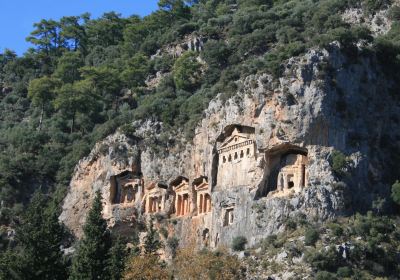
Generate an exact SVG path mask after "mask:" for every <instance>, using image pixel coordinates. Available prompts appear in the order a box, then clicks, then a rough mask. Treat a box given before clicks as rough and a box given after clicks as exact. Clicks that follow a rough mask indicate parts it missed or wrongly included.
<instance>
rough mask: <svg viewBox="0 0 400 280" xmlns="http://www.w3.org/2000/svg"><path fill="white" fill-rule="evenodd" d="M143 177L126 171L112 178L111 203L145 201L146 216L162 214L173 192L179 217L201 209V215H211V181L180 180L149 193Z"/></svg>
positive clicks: (151, 187) (150, 188) (150, 187)
mask: <svg viewBox="0 0 400 280" xmlns="http://www.w3.org/2000/svg"><path fill="white" fill-rule="evenodd" d="M143 186H144V181H143V179H142V178H141V176H140V175H135V174H134V173H133V172H130V171H124V172H122V173H121V174H119V175H116V176H112V177H111V189H110V201H111V203H112V204H122V205H127V206H129V205H133V204H134V203H135V202H139V201H142V202H143V204H144V212H145V213H158V212H162V211H164V210H165V204H166V200H167V199H168V197H169V194H170V192H171V190H172V191H173V193H174V194H175V204H174V206H175V207H174V209H175V215H176V216H178V217H179V216H185V215H188V214H190V213H192V211H193V210H195V209H197V214H206V213H209V212H211V194H210V190H209V185H208V180H207V177H205V176H201V177H199V178H196V179H194V180H193V183H192V187H191V186H190V185H189V179H187V178H185V177H183V176H179V177H178V178H176V179H175V180H174V181H172V182H171V183H170V188H169V187H168V185H166V184H163V183H152V184H150V185H148V186H147V187H146V188H145V189H144V188H143Z"/></svg>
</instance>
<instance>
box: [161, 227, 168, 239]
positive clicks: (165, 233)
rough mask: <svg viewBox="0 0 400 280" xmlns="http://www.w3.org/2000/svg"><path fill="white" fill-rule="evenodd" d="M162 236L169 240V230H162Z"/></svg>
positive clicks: (163, 228)
mask: <svg viewBox="0 0 400 280" xmlns="http://www.w3.org/2000/svg"><path fill="white" fill-rule="evenodd" d="M159 231H160V234H161V235H162V236H163V237H164V238H167V237H168V230H167V229H166V228H165V227H162V228H160V230H159Z"/></svg>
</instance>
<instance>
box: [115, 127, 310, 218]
mask: <svg viewBox="0 0 400 280" xmlns="http://www.w3.org/2000/svg"><path fill="white" fill-rule="evenodd" d="M227 128H228V129H226V131H225V132H226V133H225V134H224V135H223V137H221V138H218V140H217V141H218V143H219V144H218V147H217V153H218V157H217V160H218V164H217V168H216V172H217V174H216V176H214V175H215V174H212V176H213V178H216V185H215V186H214V185H213V189H215V190H220V189H226V188H231V187H246V186H249V184H250V183H249V182H250V181H251V176H252V174H253V172H254V168H255V166H256V162H257V158H258V157H260V156H261V157H263V158H264V159H265V161H266V168H265V172H266V173H265V175H266V176H265V178H266V180H265V183H264V186H262V187H260V189H262V191H261V196H266V195H268V194H269V193H272V194H275V193H277V194H287V193H290V192H293V191H300V190H301V189H303V188H304V187H305V186H306V185H307V181H308V172H307V165H308V153H307V150H306V149H304V148H301V147H298V146H295V145H292V144H289V143H284V144H281V145H277V146H275V147H273V148H271V149H269V150H267V151H265V152H262V151H259V150H257V148H256V143H255V140H254V129H253V128H249V127H242V126H230V127H227ZM137 169H138V168H135V167H133V168H132V171H124V172H122V173H121V174H119V175H116V176H112V177H111V189H110V200H111V203H112V204H123V205H125V204H126V205H131V204H133V203H136V202H142V205H143V206H144V212H145V213H157V212H162V211H164V210H165V207H166V206H165V205H166V202H167V200H168V198H169V196H170V194H173V195H174V214H175V215H176V216H178V217H179V216H185V215H187V214H190V213H193V212H194V213H196V214H204V213H209V212H210V211H211V208H212V204H211V186H209V184H208V180H207V177H205V176H201V177H199V178H196V179H194V180H193V182H192V184H189V179H188V178H186V177H183V176H178V177H177V178H176V179H175V180H173V181H172V182H171V183H170V184H169V185H167V184H164V183H161V182H160V183H152V184H150V185H147V186H146V188H145V187H144V185H145V184H144V181H143V178H142V174H140V172H137ZM213 184H215V182H213ZM228 210H229V209H227V212H229V211H228ZM232 219H233V218H229V215H228V216H227V222H226V223H228V224H229V221H230V220H232Z"/></svg>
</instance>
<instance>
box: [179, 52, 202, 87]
mask: <svg viewBox="0 0 400 280" xmlns="http://www.w3.org/2000/svg"><path fill="white" fill-rule="evenodd" d="M172 75H173V77H174V82H175V86H176V88H178V89H183V90H193V89H195V88H196V87H197V86H198V85H199V83H200V79H201V75H202V72H201V64H200V63H199V62H198V61H197V54H196V53H195V52H187V53H185V54H184V55H182V56H181V57H180V58H178V59H177V61H176V62H175V64H174V66H173V68H172Z"/></svg>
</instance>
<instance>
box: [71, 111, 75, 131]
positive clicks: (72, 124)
mask: <svg viewBox="0 0 400 280" xmlns="http://www.w3.org/2000/svg"><path fill="white" fill-rule="evenodd" d="M74 125H75V112H74V113H73V115H72V123H71V134H72V132H74Z"/></svg>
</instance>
